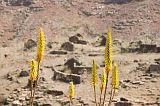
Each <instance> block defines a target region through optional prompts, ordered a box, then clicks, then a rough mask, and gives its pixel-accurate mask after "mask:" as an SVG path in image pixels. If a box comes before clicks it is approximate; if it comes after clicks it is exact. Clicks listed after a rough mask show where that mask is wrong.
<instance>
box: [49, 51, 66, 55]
mask: <svg viewBox="0 0 160 106" xmlns="http://www.w3.org/2000/svg"><path fill="white" fill-rule="evenodd" d="M49 53H50V54H57V55H66V54H67V52H66V51H64V50H53V51H51V52H49Z"/></svg>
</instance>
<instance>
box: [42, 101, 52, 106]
mask: <svg viewBox="0 0 160 106" xmlns="http://www.w3.org/2000/svg"><path fill="white" fill-rule="evenodd" d="M41 106H52V102H50V103H43V104H42V105H41Z"/></svg>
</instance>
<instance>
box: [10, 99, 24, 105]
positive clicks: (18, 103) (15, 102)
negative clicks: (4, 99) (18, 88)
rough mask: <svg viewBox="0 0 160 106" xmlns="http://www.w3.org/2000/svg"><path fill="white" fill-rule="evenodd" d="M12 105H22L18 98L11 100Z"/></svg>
mask: <svg viewBox="0 0 160 106" xmlns="http://www.w3.org/2000/svg"><path fill="white" fill-rule="evenodd" d="M12 106H22V103H21V102H20V101H19V100H15V101H13V102H12Z"/></svg>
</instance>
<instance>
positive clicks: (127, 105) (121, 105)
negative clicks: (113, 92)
mask: <svg viewBox="0 0 160 106" xmlns="http://www.w3.org/2000/svg"><path fill="white" fill-rule="evenodd" d="M115 106H132V103H130V102H122V101H120V102H117V103H115Z"/></svg>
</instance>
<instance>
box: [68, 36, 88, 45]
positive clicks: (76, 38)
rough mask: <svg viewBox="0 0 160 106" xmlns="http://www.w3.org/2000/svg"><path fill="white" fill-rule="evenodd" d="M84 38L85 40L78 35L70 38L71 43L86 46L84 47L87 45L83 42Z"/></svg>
mask: <svg viewBox="0 0 160 106" xmlns="http://www.w3.org/2000/svg"><path fill="white" fill-rule="evenodd" d="M82 38H83V36H82V35H81V34H77V35H74V36H71V37H70V38H69V41H70V42H72V43H75V44H84V45H86V44H87V41H85V40H83V39H82Z"/></svg>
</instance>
